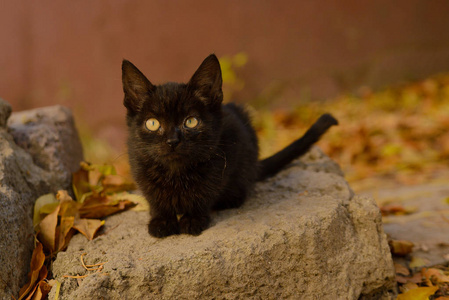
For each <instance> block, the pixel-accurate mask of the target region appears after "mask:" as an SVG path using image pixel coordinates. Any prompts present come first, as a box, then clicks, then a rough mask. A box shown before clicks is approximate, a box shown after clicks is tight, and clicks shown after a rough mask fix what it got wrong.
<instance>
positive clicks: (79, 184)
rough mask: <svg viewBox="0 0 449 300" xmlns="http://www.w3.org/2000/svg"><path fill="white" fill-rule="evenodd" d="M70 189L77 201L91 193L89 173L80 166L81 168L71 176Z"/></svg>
mask: <svg viewBox="0 0 449 300" xmlns="http://www.w3.org/2000/svg"><path fill="white" fill-rule="evenodd" d="M72 188H73V192H74V193H75V197H76V199H77V200H78V201H80V200H81V197H82V196H83V195H84V194H85V193H88V192H90V191H91V189H90V185H89V171H88V170H87V169H86V168H84V167H83V165H81V168H80V169H79V170H78V171H77V172H75V173H73V174H72Z"/></svg>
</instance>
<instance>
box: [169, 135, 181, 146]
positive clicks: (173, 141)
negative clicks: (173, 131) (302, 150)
mask: <svg viewBox="0 0 449 300" xmlns="http://www.w3.org/2000/svg"><path fill="white" fill-rule="evenodd" d="M167 144H169V145H170V147H172V148H175V147H176V146H178V144H179V138H178V137H171V138H169V139H167Z"/></svg>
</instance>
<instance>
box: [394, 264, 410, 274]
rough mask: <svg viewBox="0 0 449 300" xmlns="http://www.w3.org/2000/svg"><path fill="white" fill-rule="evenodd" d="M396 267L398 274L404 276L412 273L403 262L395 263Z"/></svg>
mask: <svg viewBox="0 0 449 300" xmlns="http://www.w3.org/2000/svg"><path fill="white" fill-rule="evenodd" d="M394 269H395V270H396V274H401V275H404V276H409V275H410V271H409V270H408V268H407V267H405V266H403V265H401V264H398V263H394Z"/></svg>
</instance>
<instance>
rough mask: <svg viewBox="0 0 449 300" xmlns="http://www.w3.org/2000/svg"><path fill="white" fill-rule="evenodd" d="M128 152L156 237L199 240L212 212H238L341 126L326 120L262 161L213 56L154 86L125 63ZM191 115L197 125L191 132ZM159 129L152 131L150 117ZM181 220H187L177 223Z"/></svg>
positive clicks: (247, 122) (246, 121)
mask: <svg viewBox="0 0 449 300" xmlns="http://www.w3.org/2000/svg"><path fill="white" fill-rule="evenodd" d="M122 80H123V90H124V93H125V98H124V105H125V107H126V108H127V116H126V121H127V125H128V129H129V137H128V153H129V161H130V165H131V171H132V173H133V176H134V179H135V180H136V182H137V185H138V186H139V188H140V189H141V191H142V192H143V194H144V196H145V198H146V199H147V200H148V201H149V204H150V214H151V221H150V224H149V232H150V234H151V235H153V236H156V237H165V236H168V235H172V234H179V233H187V234H193V235H199V234H200V233H201V232H202V231H203V230H205V229H206V228H207V227H208V226H209V223H210V211H211V209H225V208H234V207H239V206H240V205H241V204H242V203H243V201H244V200H245V198H246V196H247V195H248V193H249V192H250V191H251V189H252V188H253V186H254V183H255V182H256V181H257V180H260V179H264V178H266V177H269V176H272V175H274V174H275V173H276V172H278V171H279V170H280V169H281V168H282V167H284V166H285V165H286V164H288V163H289V162H290V161H291V160H292V159H294V158H296V157H298V156H300V155H302V154H304V153H305V152H307V150H308V149H309V148H310V147H311V146H312V144H313V143H315V142H316V141H317V140H318V139H319V137H320V136H321V135H322V134H323V133H324V132H326V130H327V129H328V128H329V127H330V126H332V125H335V124H337V121H336V120H335V119H334V118H333V117H332V116H331V115H328V114H326V115H323V116H321V118H320V119H319V120H318V121H317V122H316V123H315V124H314V125H313V126H312V127H311V128H310V129H309V130H308V131H307V133H306V134H305V135H304V136H303V137H302V138H301V139H299V140H297V141H295V142H293V143H292V144H291V145H290V146H288V147H287V148H285V149H284V150H282V151H281V152H279V153H277V154H275V155H273V156H272V157H270V158H267V159H265V160H263V161H261V162H258V159H257V157H258V145H257V137H256V134H255V132H254V129H253V128H252V127H251V124H250V120H249V117H248V115H247V113H246V112H245V111H244V109H243V108H241V107H240V106H237V105H235V104H232V103H231V104H226V105H222V100H223V94H222V90H221V86H222V79H221V69H220V64H219V62H218V59H217V57H216V56H215V55H213V54H212V55H210V56H208V57H207V58H206V59H205V60H204V61H203V63H202V64H201V66H200V67H199V68H198V70H197V71H196V72H195V74H194V75H193V76H192V78H191V79H190V81H189V82H188V83H187V84H178V83H166V84H163V85H159V86H154V85H153V84H151V82H150V81H149V80H148V79H147V78H146V77H145V76H144V75H143V74H142V73H141V72H140V71H139V70H138V69H137V68H136V67H135V66H134V65H133V64H132V63H130V62H129V61H127V60H124V61H123V64H122ZM190 117H195V118H196V119H197V120H198V125H196V127H194V128H188V127H187V126H186V125H185V124H186V123H185V122H186V120H187V119H188V118H190ZM150 118H155V119H157V120H158V121H159V123H160V128H159V129H158V130H156V131H150V130H148V129H147V128H146V127H145V122H146V120H148V119H150ZM177 215H182V216H181V218H180V219H179V221H178V218H177Z"/></svg>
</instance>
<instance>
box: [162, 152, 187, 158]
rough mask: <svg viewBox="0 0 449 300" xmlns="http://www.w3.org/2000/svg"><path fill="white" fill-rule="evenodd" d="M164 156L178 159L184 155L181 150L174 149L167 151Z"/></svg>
mask: <svg viewBox="0 0 449 300" xmlns="http://www.w3.org/2000/svg"><path fill="white" fill-rule="evenodd" d="M164 157H165V158H166V159H169V160H178V159H181V158H182V157H183V155H181V154H180V153H179V152H177V151H175V150H173V151H170V152H167V153H166V154H165V155H164Z"/></svg>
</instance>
